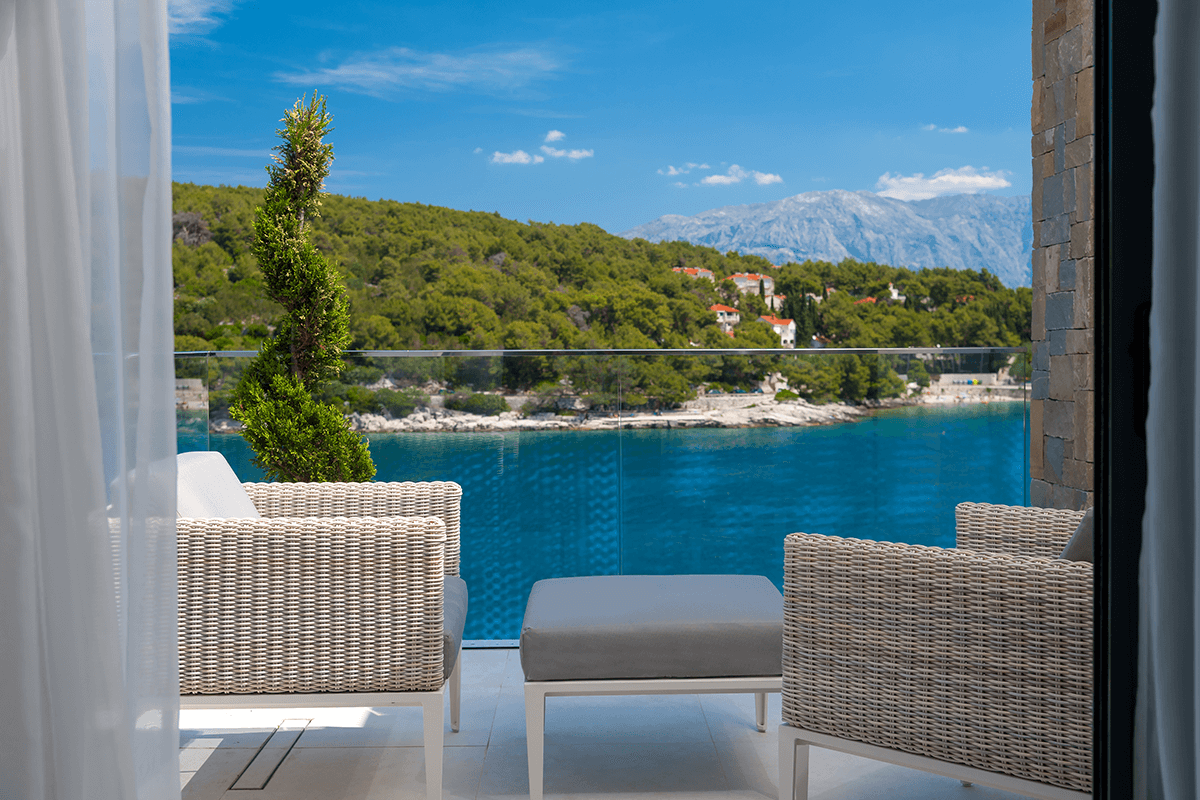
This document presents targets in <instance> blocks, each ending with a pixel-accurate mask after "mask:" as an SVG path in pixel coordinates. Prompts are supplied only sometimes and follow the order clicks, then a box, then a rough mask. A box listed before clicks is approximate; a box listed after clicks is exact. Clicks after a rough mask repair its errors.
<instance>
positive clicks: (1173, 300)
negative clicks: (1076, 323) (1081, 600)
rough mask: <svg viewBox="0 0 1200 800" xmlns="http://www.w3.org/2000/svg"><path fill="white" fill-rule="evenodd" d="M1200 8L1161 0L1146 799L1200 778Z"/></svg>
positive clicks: (1143, 761)
mask: <svg viewBox="0 0 1200 800" xmlns="http://www.w3.org/2000/svg"><path fill="white" fill-rule="evenodd" d="M1198 42H1200V5H1198V4H1197V3H1196V2H1195V0H1160V2H1159V11H1158V29H1157V32H1156V35H1155V69H1156V72H1157V85H1156V87H1155V92H1154V115H1153V124H1154V159H1155V178H1154V180H1155V185H1154V264H1153V295H1152V310H1151V318H1150V365H1151V366H1150V370H1151V372H1150V408H1149V415H1148V417H1147V426H1146V427H1147V432H1146V433H1147V441H1146V449H1147V462H1148V463H1147V467H1148V475H1147V479H1148V480H1147V489H1146V514H1145V518H1144V520H1143V527H1142V536H1143V545H1142V564H1141V570H1142V572H1141V589H1140V593H1141V606H1140V608H1141V624H1140V637H1141V647H1140V653H1139V673H1140V674H1139V679H1138V685H1139V690H1138V725H1137V732H1136V733H1137V737H1136V748H1137V749H1136V762H1135V763H1136V770H1137V773H1136V777H1137V788H1138V795H1139V797H1143V798H1167V799H1168V800H1175V799H1176V798H1178V800H1194V799H1195V798H1196V797H1197V796H1200V795H1198V794H1197V790H1198V789H1200V781H1198V780H1197V775H1198V772H1197V771H1198V770H1200V748H1198V746H1197V745H1198V740H1197V726H1198V723H1200V705H1198V704H1200V684H1198V683H1197V680H1198V678H1200V674H1198V673H1197V670H1196V667H1197V664H1198V663H1200V658H1198V650H1197V648H1198V647H1200V561H1198V560H1197V557H1198V556H1200V551H1198V549H1197V547H1196V542H1197V531H1198V530H1200V439H1198V438H1197V437H1198V436H1200V426H1198V425H1197V419H1196V411H1197V403H1196V400H1197V396H1198V389H1200V386H1198V381H1200V327H1198V326H1197V315H1198V314H1200V291H1198V288H1200V287H1198V282H1197V271H1198V269H1200V47H1198V45H1197V43H1198Z"/></svg>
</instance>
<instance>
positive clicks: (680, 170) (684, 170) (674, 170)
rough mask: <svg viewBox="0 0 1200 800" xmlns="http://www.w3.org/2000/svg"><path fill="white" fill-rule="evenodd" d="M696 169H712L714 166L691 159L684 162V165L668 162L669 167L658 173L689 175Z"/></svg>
mask: <svg viewBox="0 0 1200 800" xmlns="http://www.w3.org/2000/svg"><path fill="white" fill-rule="evenodd" d="M694 169H712V167H710V166H709V165H708V164H697V163H696V162H695V161H689V162H687V163H686V164H684V165H683V166H682V167H674V166H671V165H670V164H668V165H667V168H666V169H665V170H663V169H660V170H659V171H658V174H659V175H667V176H671V175H687V174H688V173H689V172H691V171H692V170H694Z"/></svg>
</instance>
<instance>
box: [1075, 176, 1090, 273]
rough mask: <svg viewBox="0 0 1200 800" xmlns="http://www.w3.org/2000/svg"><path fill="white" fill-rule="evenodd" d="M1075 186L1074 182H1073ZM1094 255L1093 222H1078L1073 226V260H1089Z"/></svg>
mask: <svg viewBox="0 0 1200 800" xmlns="http://www.w3.org/2000/svg"><path fill="white" fill-rule="evenodd" d="M1072 184H1074V181H1072ZM1091 254H1092V221H1091V220H1088V221H1087V222H1076V223H1075V224H1074V225H1072V226H1071V254H1070V257H1071V258H1087V257H1088V256H1090V255H1091Z"/></svg>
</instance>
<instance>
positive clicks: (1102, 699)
mask: <svg viewBox="0 0 1200 800" xmlns="http://www.w3.org/2000/svg"><path fill="white" fill-rule="evenodd" d="M1095 14H1096V17H1095V31H1096V42H1095V51H1094V52H1095V70H1096V73H1095V78H1096V81H1095V86H1096V98H1095V111H1096V149H1095V158H1096V161H1095V167H1096V169H1095V181H1096V183H1095V191H1096V204H1095V213H1096V225H1095V237H1096V242H1095V243H1096V248H1095V253H1096V262H1095V268H1096V272H1095V276H1096V281H1095V303H1096V305H1095V314H1096V332H1097V341H1096V374H1095V380H1096V408H1095V414H1096V416H1095V426H1096V428H1095V444H1096V453H1097V457H1096V461H1095V487H1096V505H1097V516H1096V524H1097V529H1096V669H1095V691H1096V706H1095V708H1096V712H1095V713H1096V724H1095V737H1094V738H1095V742H1096V745H1095V747H1096V760H1095V797H1096V798H1097V800H1108V799H1109V798H1111V799H1112V800H1116V799H1117V798H1121V799H1123V798H1129V797H1132V796H1133V788H1134V775H1133V763H1134V762H1133V743H1134V734H1133V731H1134V708H1135V701H1136V697H1137V652H1138V564H1139V558H1140V554H1141V542H1142V512H1143V510H1144V507H1145V492H1146V425H1145V420H1146V408H1147V402H1146V397H1147V391H1148V389H1149V383H1150V361H1149V313H1150V279H1151V272H1150V265H1151V255H1152V249H1151V248H1152V246H1153V236H1152V234H1153V222H1154V217H1153V192H1154V136H1153V131H1152V130H1151V125H1150V112H1151V108H1152V105H1153V100H1154V25H1155V21H1156V18H1157V14H1158V2H1157V0H1096V6H1095Z"/></svg>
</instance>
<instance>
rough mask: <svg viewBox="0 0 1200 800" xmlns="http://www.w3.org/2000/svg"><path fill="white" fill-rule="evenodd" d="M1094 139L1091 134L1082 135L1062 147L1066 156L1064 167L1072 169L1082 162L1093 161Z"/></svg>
mask: <svg viewBox="0 0 1200 800" xmlns="http://www.w3.org/2000/svg"><path fill="white" fill-rule="evenodd" d="M1094 150H1095V140H1094V138H1093V137H1091V136H1084V137H1082V138H1080V139H1076V140H1075V141H1073V142H1071V143H1069V144H1068V145H1067V146H1066V147H1065V148H1064V155H1065V156H1066V168H1067V169H1074V168H1075V167H1078V166H1081V165H1083V164H1091V163H1092V162H1093V161H1095V153H1094Z"/></svg>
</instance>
